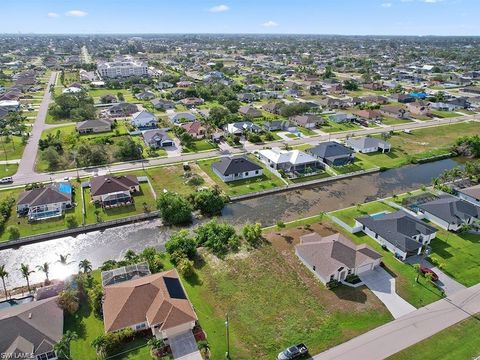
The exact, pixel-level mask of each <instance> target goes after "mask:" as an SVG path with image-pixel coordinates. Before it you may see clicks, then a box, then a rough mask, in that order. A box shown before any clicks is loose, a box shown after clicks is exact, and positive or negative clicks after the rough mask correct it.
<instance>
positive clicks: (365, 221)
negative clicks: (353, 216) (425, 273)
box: [357, 210, 437, 252]
mask: <svg viewBox="0 0 480 360" xmlns="http://www.w3.org/2000/svg"><path fill="white" fill-rule="evenodd" d="M357 221H358V222H359V223H361V224H362V225H365V226H366V227H367V228H369V229H370V230H372V231H373V232H375V233H376V234H378V235H379V236H381V237H382V238H384V239H385V240H386V241H388V242H389V243H391V244H392V245H394V246H395V247H397V248H398V249H400V250H402V251H404V252H411V251H415V250H418V249H419V248H420V247H422V244H420V243H419V242H418V241H416V240H414V239H413V238H412V237H413V236H415V235H419V234H422V235H431V234H434V233H435V232H436V231H437V229H435V228H434V227H433V226H430V225H428V224H426V223H424V222H423V221H421V220H418V219H415V218H414V217H413V216H411V215H409V214H407V213H406V212H405V211H402V210H400V211H397V212H394V213H389V214H384V215H383V216H381V217H375V218H374V217H371V216H363V217H359V218H357Z"/></svg>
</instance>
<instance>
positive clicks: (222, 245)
mask: <svg viewBox="0 0 480 360" xmlns="http://www.w3.org/2000/svg"><path fill="white" fill-rule="evenodd" d="M195 233H196V234H197V244H198V245H200V246H205V247H206V248H207V249H209V250H210V251H211V252H212V253H214V254H215V255H217V256H224V255H226V254H227V253H228V252H229V251H235V250H237V249H238V246H239V244H240V242H239V237H238V235H237V233H236V231H235V228H234V227H233V226H232V225H230V224H226V223H219V222H217V220H215V219H213V220H210V221H209V222H208V223H206V224H203V225H200V226H199V227H198V228H196V229H195Z"/></svg>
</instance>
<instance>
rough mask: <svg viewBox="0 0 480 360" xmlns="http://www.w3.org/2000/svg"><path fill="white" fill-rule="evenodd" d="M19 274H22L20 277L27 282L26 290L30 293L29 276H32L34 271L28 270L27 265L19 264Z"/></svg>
mask: <svg viewBox="0 0 480 360" xmlns="http://www.w3.org/2000/svg"><path fill="white" fill-rule="evenodd" d="M20 272H21V273H22V276H23V277H24V278H25V280H27V289H28V292H29V293H30V292H31V291H30V279H29V276H30V274H33V273H34V272H35V270H30V267H29V266H28V265H27V264H20Z"/></svg>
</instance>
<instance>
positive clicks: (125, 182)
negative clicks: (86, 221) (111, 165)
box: [90, 175, 140, 208]
mask: <svg viewBox="0 0 480 360" xmlns="http://www.w3.org/2000/svg"><path fill="white" fill-rule="evenodd" d="M138 191H140V184H139V182H138V179H137V177H136V176H133V175H126V176H110V175H105V176H95V177H93V178H92V179H91V180H90V195H91V197H92V201H93V202H95V203H98V204H100V205H101V206H102V207H105V208H110V207H116V206H121V205H130V204H132V203H133V196H132V195H133V194H134V193H136V192H138Z"/></svg>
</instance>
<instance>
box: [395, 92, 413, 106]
mask: <svg viewBox="0 0 480 360" xmlns="http://www.w3.org/2000/svg"><path fill="white" fill-rule="evenodd" d="M390 99H391V100H393V101H397V102H399V103H401V104H407V103H411V102H414V101H415V97H413V96H411V95H408V94H392V95H391V96H390Z"/></svg>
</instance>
